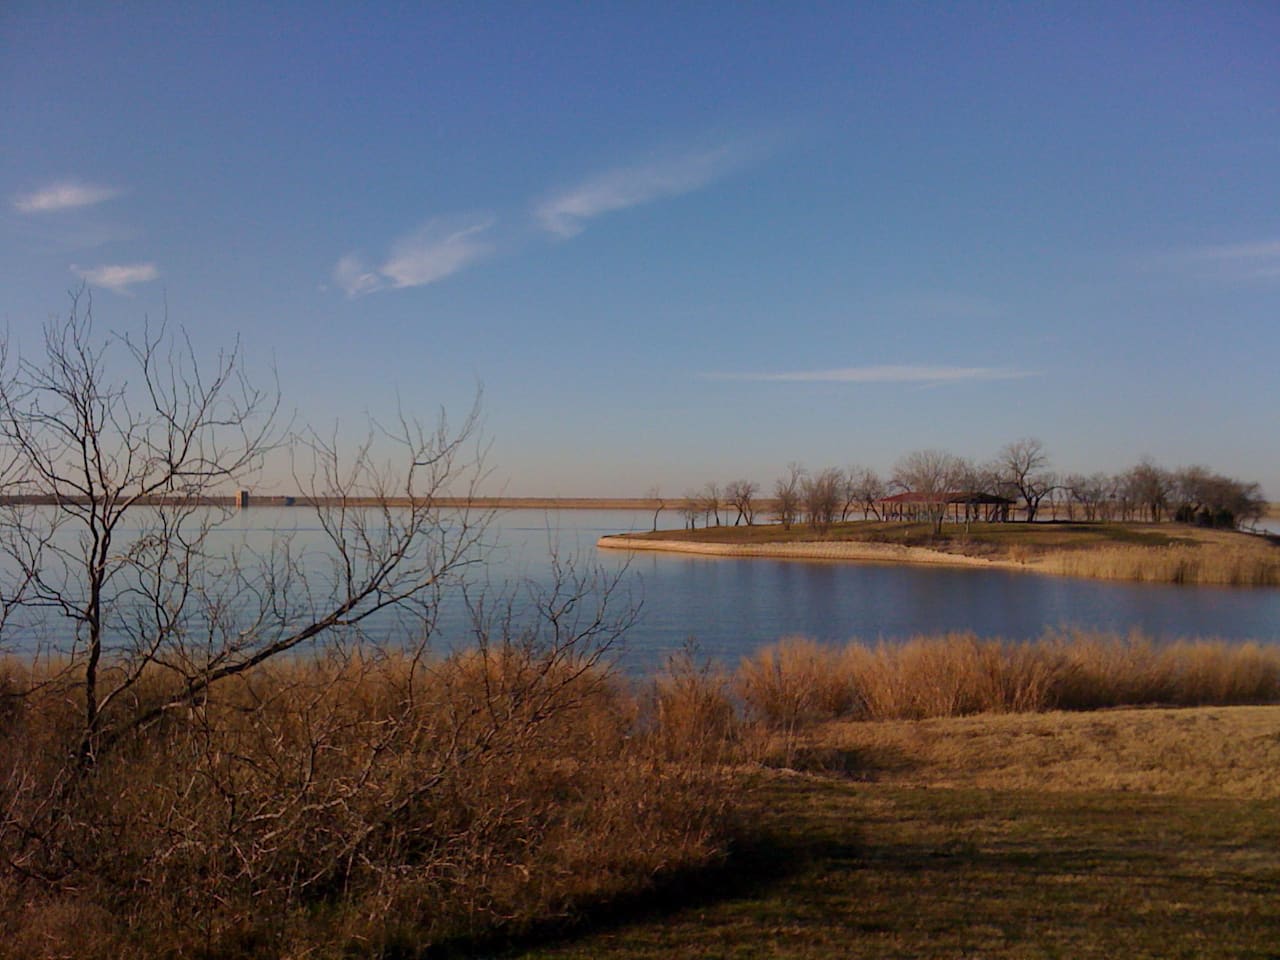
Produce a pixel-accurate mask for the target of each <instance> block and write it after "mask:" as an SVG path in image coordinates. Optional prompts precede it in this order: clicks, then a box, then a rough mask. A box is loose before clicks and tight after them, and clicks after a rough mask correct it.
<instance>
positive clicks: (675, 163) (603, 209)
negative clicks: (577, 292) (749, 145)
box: [534, 146, 742, 237]
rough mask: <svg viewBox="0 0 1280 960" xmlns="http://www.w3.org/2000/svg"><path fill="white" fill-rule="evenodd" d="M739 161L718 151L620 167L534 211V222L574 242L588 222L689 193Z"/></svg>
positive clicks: (730, 150) (738, 155) (734, 153)
mask: <svg viewBox="0 0 1280 960" xmlns="http://www.w3.org/2000/svg"><path fill="white" fill-rule="evenodd" d="M741 160H742V151H741V150H739V149H737V148H735V147H731V146H720V147H715V148H713V149H710V150H700V151H695V152H690V153H683V154H679V155H677V156H668V157H665V158H662V159H659V160H655V161H651V162H649V163H643V164H637V165H635V166H628V167H619V168H616V169H613V170H609V171H606V172H605V173H602V174H599V175H597V176H595V177H592V178H590V179H588V180H585V181H583V182H582V183H580V184H578V185H577V186H574V187H571V188H569V189H567V190H563V191H561V192H559V193H556V194H554V195H552V196H551V197H549V198H548V199H546V200H544V201H542V202H541V203H539V204H538V205H537V206H536V207H535V208H534V217H535V218H536V219H537V220H538V222H539V223H540V224H541V225H542V226H543V228H544V229H546V230H547V231H549V232H551V233H554V234H556V235H558V236H561V237H572V236H574V235H576V234H579V233H581V232H582V231H583V230H584V229H586V224H587V221H588V220H591V219H593V218H595V217H598V216H601V215H603V214H606V213H613V212H614V211H617V210H625V209H627V208H629V207H637V206H640V205H641V204H645V203H651V202H653V201H654V200H659V199H661V198H663V197H675V196H679V195H681V194H685V193H691V192H692V191H694V190H697V189H699V188H700V187H704V186H706V185H707V184H709V183H711V182H712V181H713V180H716V179H719V178H720V177H722V176H724V175H725V174H726V173H728V172H729V171H730V170H732V169H733V168H734V167H735V166H737V165H738V164H739V163H740V162H741Z"/></svg>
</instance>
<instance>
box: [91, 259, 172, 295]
mask: <svg viewBox="0 0 1280 960" xmlns="http://www.w3.org/2000/svg"><path fill="white" fill-rule="evenodd" d="M71 272H72V273H74V274H75V275H76V276H78V277H80V278H81V279H82V280H84V281H85V282H86V283H87V284H89V285H90V286H91V287H106V288H107V289H108V290H111V291H113V292H115V293H120V294H124V295H125V296H132V291H131V290H130V289H129V288H130V287H132V286H134V285H135V284H139V283H148V282H150V281H152V280H155V279H156V278H157V277H159V276H160V271H159V270H158V269H157V268H156V265H155V264H154V263H131V264H107V265H104V266H101V267H78V266H76V265H75V264H74V263H73V264H72V265H71Z"/></svg>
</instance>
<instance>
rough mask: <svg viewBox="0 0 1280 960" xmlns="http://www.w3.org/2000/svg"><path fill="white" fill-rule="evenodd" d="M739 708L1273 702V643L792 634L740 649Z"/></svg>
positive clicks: (959, 712) (786, 718)
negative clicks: (873, 640) (843, 640)
mask: <svg viewBox="0 0 1280 960" xmlns="http://www.w3.org/2000/svg"><path fill="white" fill-rule="evenodd" d="M735 686H736V689H737V690H738V692H739V695H740V698H741V703H742V708H743V710H744V712H745V714H746V717H747V719H749V720H752V721H755V722H757V723H760V724H763V725H764V726H766V727H768V728H770V729H774V730H781V731H788V730H795V729H798V728H801V727H803V726H805V725H809V724H812V723H815V722H820V721H823V720H830V719H836V718H848V719H861V720H889V719H923V718H927V717H954V716H963V715H967V714H974V713H987V712H991V713H1004V712H1027V711H1040V710H1088V709H1098V708H1103V707H1120V706H1136V705H1145V704H1172V705H1187V706H1190V705H1204V704H1218V705H1229V704H1251V703H1273V702H1280V647H1268V646H1260V645H1258V644H1252V643H1246V644H1237V643H1226V642H1215V641H1194V642H1191V641H1189V642H1183V643H1172V644H1160V643H1156V642H1154V641H1152V640H1151V639H1149V638H1146V637H1144V636H1142V635H1141V634H1136V633H1135V634H1131V635H1128V636H1119V635H1115V634H1107V633H1096V632H1090V631H1081V630H1072V631H1059V632H1050V633H1048V634H1046V635H1045V636H1043V637H1041V638H1040V639H1038V640H1035V641H1029V642H1020V643H1009V642H1003V641H999V640H983V639H980V638H978V637H976V636H974V635H973V634H967V633H955V634H946V635H943V636H938V637H916V638H913V639H911V640H907V641H904V642H902V643H885V642H881V643H878V644H875V645H869V644H864V643H859V642H854V643H850V644H848V645H845V646H843V647H839V646H829V645H822V644H818V643H816V642H815V641H813V640H809V639H806V638H802V637H793V638H788V639H786V640H783V641H781V642H780V643H778V644H776V645H774V646H770V647H767V648H765V649H763V650H761V651H760V652H759V653H758V654H756V655H755V656H753V657H750V658H747V659H744V660H743V661H742V663H741V665H740V666H739V668H738V671H737V674H736V677H735Z"/></svg>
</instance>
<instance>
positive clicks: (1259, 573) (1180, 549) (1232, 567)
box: [1040, 538, 1280, 587]
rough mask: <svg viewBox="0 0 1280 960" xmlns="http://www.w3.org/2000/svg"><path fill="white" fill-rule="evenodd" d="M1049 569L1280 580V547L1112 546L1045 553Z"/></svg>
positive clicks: (1193, 579) (1197, 579)
mask: <svg viewBox="0 0 1280 960" xmlns="http://www.w3.org/2000/svg"><path fill="white" fill-rule="evenodd" d="M1040 563H1041V566H1042V568H1043V569H1044V570H1045V571H1046V572H1049V573H1058V574H1064V575H1066V576H1072V577H1092V578H1095V579H1105V580H1142V581H1147V582H1152V583H1199V584H1221V585H1226V586H1240V587H1265V586H1277V585H1280V550H1277V549H1276V548H1275V547H1274V546H1272V545H1271V544H1269V543H1267V542H1266V541H1264V540H1255V539H1252V538H1251V539H1250V541H1237V542H1234V543H1203V544H1196V545H1195V546H1168V547H1107V548H1099V549H1095V550H1088V551H1070V552H1063V553H1055V554H1051V555H1049V556H1046V557H1045V558H1044V559H1043V560H1041V561H1040Z"/></svg>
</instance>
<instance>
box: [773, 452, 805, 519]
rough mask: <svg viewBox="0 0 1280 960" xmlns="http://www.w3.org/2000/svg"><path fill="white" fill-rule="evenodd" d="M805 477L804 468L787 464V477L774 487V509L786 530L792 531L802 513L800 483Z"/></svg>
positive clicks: (795, 464)
mask: <svg viewBox="0 0 1280 960" xmlns="http://www.w3.org/2000/svg"><path fill="white" fill-rule="evenodd" d="M804 476H805V469H804V467H802V466H800V464H798V463H795V462H792V463H789V464H787V472H786V475H785V476H782V477H780V478H779V479H778V481H777V482H776V483H775V484H774V485H773V499H774V509H775V511H776V512H777V517H778V522H779V523H781V524H782V526H783V528H784V529H786V530H790V529H791V525H792V524H793V523H795V522H796V517H797V516H798V515H799V513H800V481H801V480H802V479H803V478H804Z"/></svg>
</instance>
